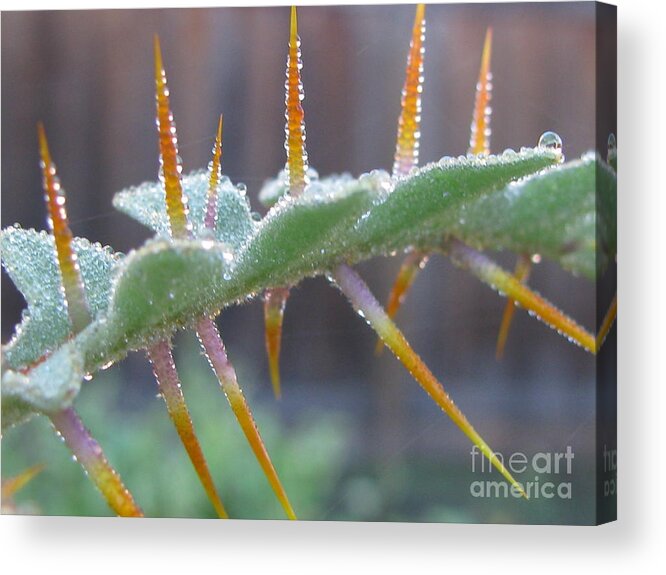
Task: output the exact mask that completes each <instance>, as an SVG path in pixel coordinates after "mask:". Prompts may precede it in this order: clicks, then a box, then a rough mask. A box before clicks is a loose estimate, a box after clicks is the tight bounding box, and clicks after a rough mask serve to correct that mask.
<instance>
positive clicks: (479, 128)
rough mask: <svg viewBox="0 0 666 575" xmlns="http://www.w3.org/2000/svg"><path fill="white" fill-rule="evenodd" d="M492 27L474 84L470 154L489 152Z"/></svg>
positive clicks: (487, 32)
mask: <svg viewBox="0 0 666 575" xmlns="http://www.w3.org/2000/svg"><path fill="white" fill-rule="evenodd" d="M492 42H493V29H492V28H488V30H487V31H486V40H485V42H484V44H483V54H482V56H481V69H480V70H479V80H478V82H477V84H476V99H475V102H474V115H473V118H472V128H471V136H470V139H469V153H470V154H489V153H490V116H491V114H492V109H491V107H490V100H491V98H492V89H493V84H492V80H493V75H492V73H491V71H490V55H491V52H492Z"/></svg>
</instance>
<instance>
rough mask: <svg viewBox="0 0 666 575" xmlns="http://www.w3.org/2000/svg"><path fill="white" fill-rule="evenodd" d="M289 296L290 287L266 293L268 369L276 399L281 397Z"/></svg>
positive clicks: (265, 320) (265, 316)
mask: <svg viewBox="0 0 666 575" xmlns="http://www.w3.org/2000/svg"><path fill="white" fill-rule="evenodd" d="M288 297H289V289H288V288H273V289H269V290H266V293H265V294H264V324H265V333H266V353H267V355H268V369H269V371H270V375H271V383H272V384H273V393H274V394H275V399H280V397H281V396H282V392H281V390H280V347H281V345H282V322H283V319H284V308H285V306H286V305H287V298H288Z"/></svg>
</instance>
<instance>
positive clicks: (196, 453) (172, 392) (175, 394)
mask: <svg viewBox="0 0 666 575" xmlns="http://www.w3.org/2000/svg"><path fill="white" fill-rule="evenodd" d="M148 358H149V359H150V362H151V364H152V365H153V372H154V374H155V379H156V380H157V384H158V386H159V390H160V393H161V394H162V397H163V398H164V402H165V403H166V406H167V411H168V412H169V416H170V417H171V421H172V422H173V424H174V427H175V428H176V431H177V432H178V436H179V437H180V440H181V442H182V444H183V446H184V447H185V450H186V451H187V454H188V455H189V457H190V461H191V462H192V466H193V467H194V470H195V471H196V473H197V475H198V477H199V481H201V485H202V486H203V488H204V491H205V492H206V495H207V496H208V499H209V500H210V502H211V503H212V505H213V507H214V508H215V511H216V512H217V515H218V517H220V518H222V519H226V518H228V515H227V511H226V510H225V508H224V505H223V504H222V501H221V499H220V497H219V495H218V494H217V489H216V488H215V483H214V482H213V478H212V476H211V474H210V470H209V469H208V463H206V458H205V456H204V454H203V450H202V449H201V445H200V444H199V439H198V438H197V434H196V431H195V430H194V424H193V423H192V417H191V416H190V412H189V410H188V409H187V404H186V403H185V397H184V396H183V390H182V389H181V385H180V379H179V377H178V372H177V371H176V365H175V364H174V361H173V355H172V353H171V343H170V342H169V341H167V340H165V341H161V342H159V343H157V344H156V345H154V346H153V347H152V348H150V349H149V350H148Z"/></svg>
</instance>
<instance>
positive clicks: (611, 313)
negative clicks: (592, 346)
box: [596, 295, 617, 352]
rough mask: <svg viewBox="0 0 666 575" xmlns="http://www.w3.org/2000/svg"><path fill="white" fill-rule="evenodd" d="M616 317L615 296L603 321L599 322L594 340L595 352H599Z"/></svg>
mask: <svg viewBox="0 0 666 575" xmlns="http://www.w3.org/2000/svg"><path fill="white" fill-rule="evenodd" d="M616 316H617V295H615V297H614V298H613V301H612V302H611V304H610V307H609V308H608V311H607V312H606V315H605V316H604V320H603V321H602V322H601V327H600V328H599V333H598V334H597V339H596V352H599V350H600V349H601V346H602V344H603V343H604V340H605V339H606V336H608V332H610V329H611V327H613V322H614V321H615V318H616Z"/></svg>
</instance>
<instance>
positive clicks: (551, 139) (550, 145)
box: [537, 132, 562, 152]
mask: <svg viewBox="0 0 666 575" xmlns="http://www.w3.org/2000/svg"><path fill="white" fill-rule="evenodd" d="M537 146H538V147H539V148H547V149H549V150H555V151H558V152H559V151H561V150H562V138H560V137H559V136H558V135H557V134H556V133H555V132H544V133H543V134H541V137H540V138H539V143H538V144H537Z"/></svg>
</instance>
